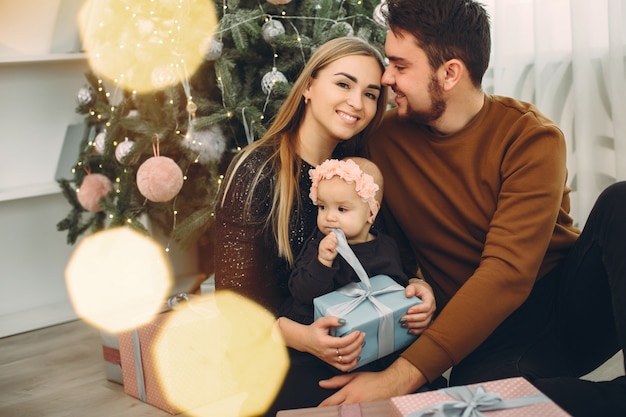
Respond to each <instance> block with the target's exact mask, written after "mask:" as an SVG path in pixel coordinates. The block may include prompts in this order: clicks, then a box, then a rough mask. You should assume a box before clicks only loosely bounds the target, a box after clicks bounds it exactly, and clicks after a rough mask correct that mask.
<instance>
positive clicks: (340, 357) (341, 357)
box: [337, 355, 343, 363]
mask: <svg viewBox="0 0 626 417" xmlns="http://www.w3.org/2000/svg"><path fill="white" fill-rule="evenodd" d="M337 362H339V363H343V356H341V355H338V356H337Z"/></svg>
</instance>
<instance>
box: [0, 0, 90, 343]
mask: <svg viewBox="0 0 626 417" xmlns="http://www.w3.org/2000/svg"><path fill="white" fill-rule="evenodd" d="M80 3H81V1H80V0H46V1H40V0H2V3H1V5H0V127H1V128H0V152H1V153H2V154H3V157H2V163H0V294H2V302H0V337H3V336H7V335H11V334H15V333H20V332H23V331H28V330H32V329H36V328H39V327H44V326H48V325H52V324H56V323H60V322H63V321H67V320H71V319H74V318H75V315H74V312H73V309H72V308H71V305H70V303H69V298H68V296H67V292H66V290H65V283H64V277H63V271H64V269H65V265H66V263H67V260H68V259H69V257H70V255H71V253H72V250H73V247H71V246H69V245H67V244H66V236H65V234H64V233H60V232H57V230H56V223H57V222H58V221H60V220H62V219H63V218H64V217H65V216H66V215H67V213H68V211H69V205H68V203H67V202H66V200H65V198H64V197H63V196H62V195H61V193H60V189H59V187H58V185H57V184H56V182H55V181H54V176H55V171H56V166H57V161H58V159H59V155H60V152H61V147H62V144H63V139H64V135H65V130H66V128H67V125H68V124H71V123H80V122H82V116H80V115H77V114H76V113H75V110H74V109H75V107H76V94H77V92H78V90H79V89H80V87H82V86H83V85H84V84H85V78H84V73H85V71H86V70H87V68H88V66H87V61H86V59H85V58H84V56H79V55H78V56H77V55H69V54H53V52H63V53H67V52H71V51H70V49H72V44H76V43H77V42H76V40H77V30H76V25H75V24H74V22H73V19H72V18H71V14H75V11H76V8H77V6H79V5H80ZM68 13H69V14H70V16H69V18H68ZM59 42H61V43H63V42H66V45H67V47H65V46H64V45H61V46H59Z"/></svg>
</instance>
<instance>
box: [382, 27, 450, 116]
mask: <svg viewBox="0 0 626 417" xmlns="http://www.w3.org/2000/svg"><path fill="white" fill-rule="evenodd" d="M398 35H399V36H398ZM398 35H396V34H394V33H393V32H391V31H389V32H388V33H387V40H386V42H385V54H386V55H387V58H388V59H389V66H388V67H387V69H386V70H385V73H384V74H383V77H382V83H383V84H384V85H387V86H389V87H391V89H392V90H393V92H394V93H395V104H396V105H397V106H398V115H399V116H400V117H404V118H409V119H411V120H413V121H415V122H417V123H422V124H429V123H431V122H433V121H435V120H437V119H439V118H440V117H441V115H442V114H443V113H444V111H445V109H446V102H445V101H444V99H443V90H442V87H441V84H440V83H439V81H438V79H437V75H436V73H435V72H434V71H433V70H432V68H431V67H430V64H429V62H428V58H427V56H426V53H425V52H424V50H423V49H421V48H420V47H419V46H417V44H416V42H415V39H414V38H413V36H412V35H410V34H408V33H406V32H400V33H399V34H398Z"/></svg>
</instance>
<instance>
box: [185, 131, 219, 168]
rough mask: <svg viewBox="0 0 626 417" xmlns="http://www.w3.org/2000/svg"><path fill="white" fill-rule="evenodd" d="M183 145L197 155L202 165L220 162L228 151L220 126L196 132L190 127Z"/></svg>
mask: <svg viewBox="0 0 626 417" xmlns="http://www.w3.org/2000/svg"><path fill="white" fill-rule="evenodd" d="M182 143H183V145H185V146H186V147H187V148H188V149H190V150H192V151H193V152H195V153H197V155H198V157H197V159H198V162H200V163H201V164H207V163H209V162H218V161H220V160H221V159H222V155H223V154H224V151H225V150H226V138H225V137H224V133H223V132H222V129H221V128H220V127H219V125H213V126H210V127H209V128H208V129H203V130H194V129H193V127H190V128H189V131H188V132H187V135H185V139H184V140H183V142H182Z"/></svg>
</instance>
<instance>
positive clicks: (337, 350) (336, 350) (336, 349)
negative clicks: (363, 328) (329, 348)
mask: <svg viewBox="0 0 626 417" xmlns="http://www.w3.org/2000/svg"><path fill="white" fill-rule="evenodd" d="M335 352H337V356H339V348H335Z"/></svg>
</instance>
